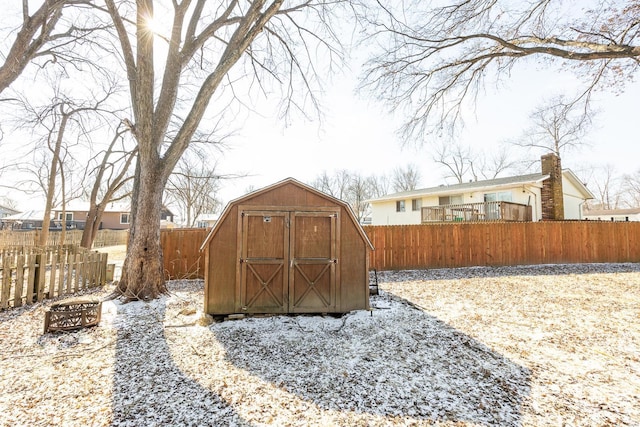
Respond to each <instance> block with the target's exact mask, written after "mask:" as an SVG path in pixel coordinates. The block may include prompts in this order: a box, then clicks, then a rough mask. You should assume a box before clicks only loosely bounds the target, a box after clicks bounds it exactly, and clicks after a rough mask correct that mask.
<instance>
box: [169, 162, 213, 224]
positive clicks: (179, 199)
mask: <svg viewBox="0 0 640 427" xmlns="http://www.w3.org/2000/svg"><path fill="white" fill-rule="evenodd" d="M208 164H209V160H208V159H207V157H206V155H205V153H203V152H196V153H195V154H191V155H185V156H183V157H182V158H181V159H180V161H179V162H178V165H177V167H176V169H175V170H174V172H173V173H172V174H171V176H170V177H169V180H168V182H167V188H166V192H167V195H168V196H169V197H170V198H171V200H172V201H173V202H174V203H175V204H177V205H178V207H179V209H180V211H181V213H182V215H181V217H182V219H183V221H184V224H185V225H186V226H187V227H194V226H195V224H196V220H197V218H198V216H199V215H200V214H203V213H215V212H217V211H218V210H219V209H220V208H221V205H222V203H221V202H220V200H219V199H218V198H217V197H216V193H217V192H218V191H219V190H220V181H221V179H223V177H222V176H220V174H218V173H216V165H215V164H213V165H212V166H208Z"/></svg>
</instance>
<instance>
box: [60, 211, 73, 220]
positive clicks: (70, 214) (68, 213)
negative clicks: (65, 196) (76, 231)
mask: <svg viewBox="0 0 640 427" xmlns="http://www.w3.org/2000/svg"><path fill="white" fill-rule="evenodd" d="M65 216H66V217H67V219H66V221H67V222H68V221H73V212H66V213H65ZM58 221H62V212H58Z"/></svg>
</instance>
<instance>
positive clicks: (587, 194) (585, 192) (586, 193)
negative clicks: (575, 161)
mask: <svg viewBox="0 0 640 427" xmlns="http://www.w3.org/2000/svg"><path fill="white" fill-rule="evenodd" d="M562 176H564V177H565V178H566V179H568V180H569V181H571V183H572V184H573V186H574V187H575V188H576V189H578V191H580V193H582V196H583V198H584V199H585V200H589V199H595V198H596V196H594V195H593V193H592V192H591V190H589V189H588V188H587V186H586V185H584V183H583V182H582V181H580V179H579V178H578V177H577V176H576V174H575V173H573V171H572V170H571V169H563V170H562Z"/></svg>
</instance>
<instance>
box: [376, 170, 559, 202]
mask: <svg viewBox="0 0 640 427" xmlns="http://www.w3.org/2000/svg"><path fill="white" fill-rule="evenodd" d="M563 172H564V171H563ZM547 178H549V175H543V174H541V173H532V174H528V175H519V176H510V177H506V178H496V179H487V180H482V181H472V182H463V183H462V184H453V185H439V186H437V187H429V188H422V189H419V190H413V191H402V192H399V193H393V194H388V195H386V196H382V197H378V198H376V199H370V200H367V201H368V202H383V201H389V200H401V199H406V198H412V197H417V196H427V195H439V194H457V193H464V192H470V191H478V190H489V189H499V188H503V187H512V186H513V185H522V184H537V183H541V182H542V181H544V180H545V179H547Z"/></svg>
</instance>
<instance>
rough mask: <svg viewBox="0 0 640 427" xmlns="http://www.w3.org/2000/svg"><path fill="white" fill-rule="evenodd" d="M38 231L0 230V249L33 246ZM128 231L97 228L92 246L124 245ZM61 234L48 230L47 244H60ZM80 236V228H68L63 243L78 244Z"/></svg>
mask: <svg viewBox="0 0 640 427" xmlns="http://www.w3.org/2000/svg"><path fill="white" fill-rule="evenodd" d="M40 233H41V231H40V230H30V231H19V230H0V249H1V248H5V247H8V246H35V245H37V244H38V239H39V236H40ZM128 233H129V231H128V230H98V234H97V235H96V238H95V239H94V241H93V247H94V248H101V247H104V246H115V245H125V244H126V243H127V235H128ZM61 235H62V233H61V232H60V231H50V232H49V238H48V240H47V246H54V245H60V244H62V243H61V242H60V238H61ZM81 238H82V230H68V231H66V233H65V239H64V244H65V245H79V244H80V239H81Z"/></svg>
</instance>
